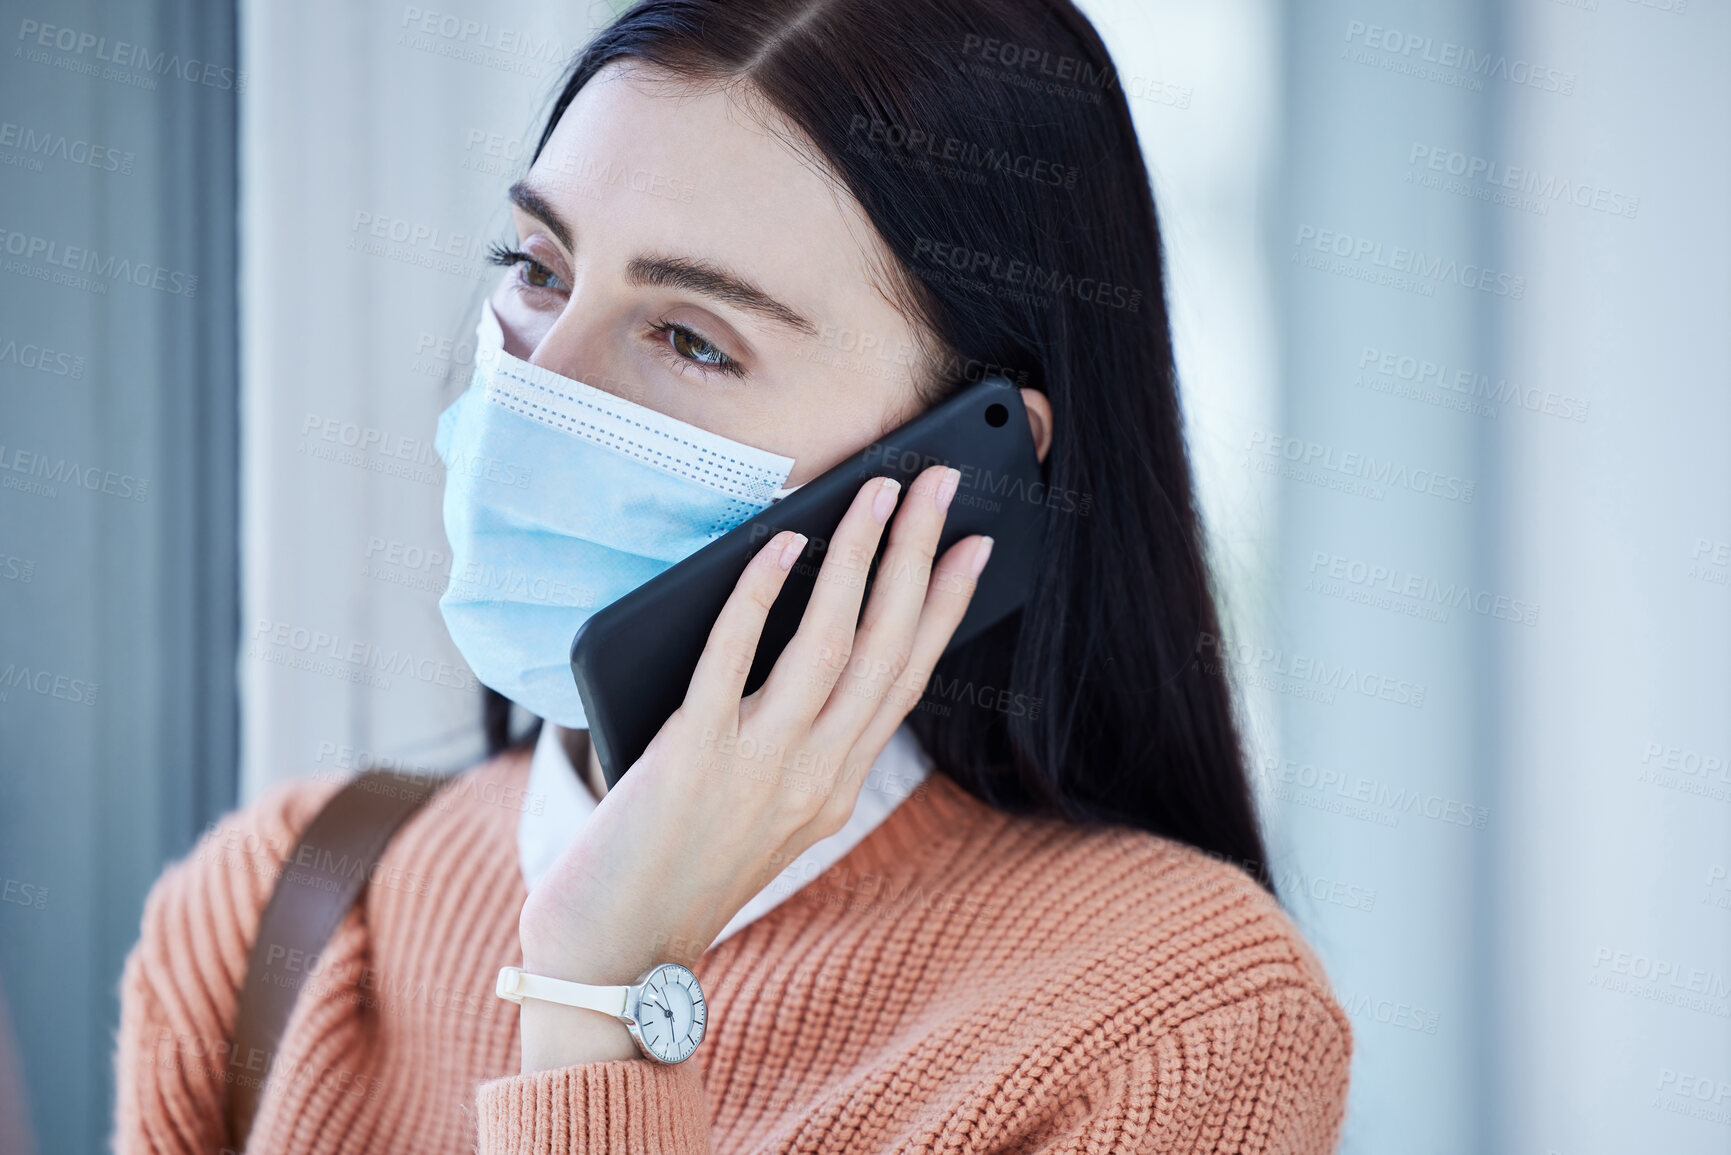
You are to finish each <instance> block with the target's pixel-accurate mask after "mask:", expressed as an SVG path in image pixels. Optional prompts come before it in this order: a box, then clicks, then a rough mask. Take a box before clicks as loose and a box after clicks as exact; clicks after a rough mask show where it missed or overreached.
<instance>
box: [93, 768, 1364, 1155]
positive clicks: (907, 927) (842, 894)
mask: <svg viewBox="0 0 1731 1155" xmlns="http://www.w3.org/2000/svg"><path fill="white" fill-rule="evenodd" d="M527 771H528V756H527V754H526V753H520V752H519V753H511V754H506V755H502V756H500V757H498V758H496V759H493V760H492V761H490V762H487V763H485V764H483V765H481V766H479V767H477V768H475V769H474V770H471V771H469V772H467V773H466V774H464V775H462V776H461V777H460V778H459V779H458V780H457V781H455V782H453V783H451V784H448V785H447V786H446V787H445V789H444V790H443V791H442V792H441V793H440V794H439V795H436V796H435V799H434V801H433V802H432V803H431V804H429V805H428V806H427V807H426V808H425V809H423V810H422V811H421V812H420V813H418V814H417V815H416V816H415V817H414V818H412V819H411V820H410V821H409V822H408V823H407V824H406V825H405V826H404V827H403V828H402V830H401V831H399V832H398V834H397V836H396V838H395V839H394V840H393V841H392V843H391V845H390V847H389V849H388V851H387V852H386V855H385V857H384V859H383V861H382V862H381V864H380V866H379V868H378V869H377V870H376V871H375V873H374V876H373V881H372V884H371V885H370V886H369V887H368V889H367V893H366V896H365V899H364V900H363V902H362V903H360V904H357V908H356V909H355V910H354V911H352V912H351V913H350V915H349V917H348V919H347V921H346V922H344V923H343V925H342V926H341V927H340V928H339V929H338V931H337V933H336V934H335V936H334V937H333V938H332V940H331V943H330V946H329V947H328V948H327V949H326V951H325V952H324V953H323V954H322V955H321V956H320V957H319V958H318V959H316V960H303V962H302V963H301V964H300V967H301V970H302V972H303V973H304V975H305V980H304V983H303V985H302V989H301V994H300V999H299V1002H298V1003H297V1005H296V1007H295V1011H294V1015H293V1017H292V1018H291V1019H290V1022H289V1025H288V1030H287V1033H286V1036H285V1038H284V1040H283V1044H282V1047H281V1049H280V1050H279V1052H278V1054H277V1056H276V1059H275V1064H274V1067H273V1068H272V1072H271V1077H270V1081H269V1084H268V1087H267V1090H266V1093H265V1096H264V1099H263V1102H262V1103H261V1105H260V1109H259V1115H258V1118H257V1121H256V1123H255V1124H254V1130H253V1133H252V1138H251V1141H250V1143H249V1144H248V1146H247V1150H248V1151H249V1152H253V1153H255V1155H256V1153H259V1152H342V1153H344V1155H350V1153H354V1155H358V1153H362V1152H387V1151H389V1152H406V1151H413V1152H417V1153H420V1155H436V1153H450V1155H466V1153H468V1152H472V1151H476V1150H479V1151H480V1152H484V1153H487V1155H494V1153H504V1152H543V1153H544V1152H560V1153H566V1152H591V1151H593V1152H603V1151H605V1152H651V1151H653V1152H700V1151H715V1152H731V1151H794V1150H798V1151H812V1152H853V1151H861V1152H865V1151H870V1152H878V1151H892V1150H893V1151H907V1152H913V1151H919V1152H936V1151H947V1152H956V1153H963V1152H1028V1153H1033V1152H1054V1153H1055V1152H1078V1153H1079V1152H1099V1153H1105V1152H1143V1151H1149V1152H1152V1151H1162V1152H1167V1151H1182V1152H1200V1151H1234V1152H1277V1151H1278V1152H1294V1153H1311V1152H1315V1153H1321V1152H1328V1151H1332V1150H1333V1149H1334V1146H1335V1142H1336V1139H1337V1136H1338V1133H1339V1129H1340V1123H1341V1116H1342V1113H1343V1111H1344V1107H1345V1099H1346V1088H1347V1061H1348V1057H1349V1054H1350V1052H1351V1047H1352V1035H1351V1030H1350V1028H1349V1027H1348V1025H1347V1020H1346V1017H1345V1016H1344V1015H1343V1014H1342V1012H1341V1010H1340V1008H1339V1006H1338V1005H1337V1004H1336V1003H1335V1001H1334V999H1333V998H1332V996H1331V995H1330V993H1329V987H1328V982H1327V979H1326V977H1325V976H1324V974H1323V971H1322V968H1321V966H1320V965H1319V964H1318V962H1317V960H1316V958H1315V956H1314V955H1313V954H1312V953H1311V951H1310V950H1309V949H1308V947H1307V946H1306V945H1305V944H1304V942H1303V941H1302V940H1301V939H1300V937H1299V935H1298V933H1297V932H1296V930H1294V928H1293V926H1292V924H1291V923H1290V922H1289V921H1288V920H1287V918H1286V916H1285V915H1284V914H1283V913H1282V912H1281V910H1280V909H1279V907H1278V906H1276V904H1275V903H1274V902H1273V901H1272V900H1271V899H1270V898H1269V897H1268V895H1267V894H1266V893H1265V892H1264V891H1262V890H1261V889H1259V888H1258V887H1257V886H1256V885H1255V884H1254V883H1253V882H1251V881H1250V880H1249V879H1248V878H1247V877H1246V876H1245V875H1244V874H1243V873H1242V872H1241V871H1239V870H1237V869H1236V868H1234V867H1230V866H1226V865H1222V864H1221V863H1219V862H1216V861H1214V860H1211V859H1210V858H1208V857H1207V856H1205V855H1203V854H1201V853H1199V852H1197V851H1195V850H1192V849H1189V848H1187V847H1184V846H1181V845H1179V844H1176V843H1173V842H1170V841H1166V840H1163V839H1160V838H1156V837H1153V836H1151V835H1148V834H1146V833H1142V832H1137V831H1131V830H1126V829H1113V830H1106V831H1093V832H1089V831H1084V830H1082V829H1079V828H1077V827H1074V826H1071V825H1068V824H1065V823H1061V822H1057V821H1052V820H1035V819H1026V818H1015V817H1010V816H1008V815H1005V814H1002V813H1000V812H998V811H996V810H993V809H992V808H990V807H988V806H986V805H984V804H983V803H981V802H979V801H978V800H976V799H974V798H973V797H972V796H971V795H969V794H967V793H966V792H965V791H964V790H962V789H961V788H960V787H959V786H957V785H956V784H955V783H954V782H953V781H952V780H950V779H949V778H947V777H945V776H944V775H943V774H941V773H934V774H933V775H932V777H931V778H930V779H929V780H928V781H927V783H926V784H925V785H923V786H922V787H921V788H920V789H919V790H918V791H916V792H915V793H914V794H913V795H912V796H910V797H909V798H908V799H907V800H906V801H904V802H903V803H902V804H901V805H900V806H898V807H897V808H896V809H895V810H894V811H893V812H892V813H891V814H890V815H889V817H888V818H887V819H886V820H885V821H884V822H883V824H882V825H881V826H879V827H878V828H877V829H875V830H874V831H872V833H871V834H870V835H869V836H868V837H867V838H866V839H865V841H863V842H861V843H860V844H859V845H858V846H856V847H855V848H854V849H853V850H851V851H850V852H848V854H847V855H846V856H845V857H844V858H843V859H842V860H841V861H840V862H838V863H837V864H836V865H835V866H834V867H833V868H831V869H830V870H829V871H828V872H827V873H825V874H824V875H822V876H820V877H818V878H816V879H814V880H812V881H811V882H809V883H807V884H806V885H805V886H804V887H802V888H801V889H800V890H799V891H798V892H797V893H795V894H794V895H793V896H792V897H791V898H789V899H788V900H787V901H786V902H784V903H782V904H781V905H780V906H779V907H777V908H776V909H775V910H773V911H771V912H770V913H768V914H767V915H765V916H764V917H763V918H761V919H759V920H758V921H756V922H754V923H752V924H751V925H749V926H747V927H746V928H745V929H744V930H742V931H740V932H739V933H738V934H736V935H734V936H733V937H732V938H730V939H728V940H726V941H724V942H723V943H721V944H720V945H719V946H716V947H713V948H712V949H711V950H709V952H708V953H706V954H705V955H704V956H703V958H702V959H701V960H700V961H699V962H698V964H697V965H696V967H695V968H694V969H695V970H696V972H697V975H698V978H699V979H700V980H701V981H702V983H703V989H704V993H705V995H706V997H707V999H708V1003H709V1015H710V1017H709V1029H708V1035H707V1037H706V1038H705V1039H704V1042H703V1045H702V1046H701V1047H699V1048H698V1050H697V1054H696V1055H695V1056H694V1057H693V1058H691V1059H690V1060H688V1061H687V1062H685V1063H682V1064H680V1065H678V1066H673V1067H664V1066H660V1065H658V1064H655V1063H651V1062H649V1061H648V1060H645V1059H627V1060H620V1061H615V1062H603V1063H589V1064H583V1065H579V1066H573V1067H566V1068H561V1069H558V1070H552V1071H541V1072H538V1073H536V1074H532V1075H520V1074H518V1073H517V1072H518V1063H519V1040H518V1031H517V1016H518V1009H517V1007H516V1006H515V1005H514V1004H512V1003H509V1002H506V1001H505V1000H503V999H500V998H498V997H496V996H495V995H494V994H493V985H494V980H495V978H496V976H497V974H498V970H499V967H501V966H503V965H505V964H510V963H518V962H520V961H521V954H520V952H519V949H518V944H517V915H518V911H519V909H520V907H521V906H522V903H523V899H524V890H523V881H522V877H521V875H520V873H519V871H518V864H517V854H516V838H515V834H516V828H517V822H518V819H519V817H520V810H521V808H522V806H523V805H525V804H526V803H532V800H526V799H525V798H524V795H523V788H524V784H525V781H526V778H527ZM335 789H336V786H335V784H334V783H330V782H311V783H307V782H302V783H295V784H291V785H287V786H283V787H280V788H278V789H276V790H275V791H273V792H272V793H271V794H270V795H268V796H267V797H265V798H263V799H261V800H260V801H259V802H257V803H256V804H254V805H252V806H250V807H248V808H246V809H244V810H242V811H239V812H237V813H235V814H232V815H230V816H228V817H227V818H225V819H224V820H223V821H221V822H220V823H218V824H217V825H216V826H215V827H213V828H212V830H211V831H209V832H207V833H206V835H205V836H204V838H203V839H201V841H200V842H199V844H198V846H197V848H196V849H195V850H194V851H193V852H192V853H191V854H190V855H188V856H187V858H185V859H183V860H182V861H180V862H178V863H176V864H174V865H172V866H171V867H169V868H168V870H166V871H165V872H164V874H163V876H162V877H161V879H159V880H158V881H157V883H156V885H155V887H154V888H153V889H152V891H151V893H150V897H149V900H148V901H147V903H146V906H145V911H144V920H143V933H142V937H141V939H140V941H139V943H138V944H137V946H136V947H135V948H134V949H133V951H132V953H131V955H130V956H129V957H128V959H127V964H126V971H125V977H124V979H123V982H122V995H121V999H122V1001H121V1025H120V1036H119V1043H118V1051H117V1058H116V1062H117V1066H118V1078H119V1104H118V1113H117V1118H116V1134H115V1144H114V1145H115V1150H116V1151H117V1152H120V1153H121V1155H130V1153H132V1152H146V1151H148V1152H189V1153H190V1152H197V1153H199V1155H214V1153H217V1152H220V1151H222V1150H223V1149H224V1146H225V1136H224V1133H223V1123H222V1119H223V1110H222V1103H223V1096H224V1087H225V1085H226V1080H229V1079H236V1078H248V1077H256V1074H257V1071H256V1069H253V1070H249V1069H248V1063H247V1062H246V1061H245V1059H244V1058H243V1057H241V1056H236V1055H233V1054H231V1052H230V1048H229V1046H228V1043H227V1041H226V1040H227V1039H228V1037H229V1035H230V1031H231V1028H232V1026H233V1021H234V1013H235V1003H236V992H237V991H238V990H239V988H240V985H241V979H242V975H243V972H244V968H245V964H246V957H247V951H248V947H249V944H250V941H251V937H252V935H253V933H254V931H255V929H256V927H257V924H258V919H259V914H260V912H261V911H262V910H263V908H264V904H265V901H266V899H267V898H268V897H269V895H270V891H271V886H272V883H273V882H274V877H275V874H276V873H277V871H278V869H279V868H280V864H281V862H282V860H283V859H284V858H285V857H287V855H288V852H289V850H290V849H291V848H292V847H293V845H294V844H295V841H296V839H297V836H298V834H299V832H300V830H301V829H302V828H303V827H304V826H305V825H306V823H307V822H309V821H310V820H311V818H312V816H313V814H314V813H316V811H317V810H318V808H319V807H320V806H321V805H322V804H323V803H324V801H325V800H326V799H327V798H328V797H329V796H330V795H331V793H332V792H333V791H334V790H335ZM289 965H290V966H291V967H293V966H294V965H296V964H295V962H294V960H292V959H291V960H289Z"/></svg>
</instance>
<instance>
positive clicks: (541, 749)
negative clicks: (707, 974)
mask: <svg viewBox="0 0 1731 1155" xmlns="http://www.w3.org/2000/svg"><path fill="white" fill-rule="evenodd" d="M931 770H932V763H931V758H930V757H929V756H928V755H927V754H926V752H925V750H924V749H923V748H922V747H921V746H920V743H919V739H917V738H915V737H914V734H913V731H912V730H910V729H908V727H907V726H906V725H903V726H900V727H898V728H897V730H896V732H895V733H894V734H893V735H891V736H890V740H889V743H888V744H887V745H885V746H884V749H883V753H881V754H879V755H878V758H877V761H876V762H873V763H872V768H871V772H870V773H868V774H867V775H866V780H865V783H864V784H863V785H862V786H861V787H860V793H859V801H858V802H856V803H855V804H854V809H853V814H852V815H850V816H849V817H848V820H847V824H846V825H845V826H843V827H842V828H841V829H840V830H838V831H836V832H835V833H834V834H832V835H830V836H829V837H827V838H820V839H819V840H818V841H816V842H814V843H813V844H812V845H811V846H809V847H807V848H806V850H805V852H804V853H803V854H801V855H800V856H799V857H797V858H795V859H794V860H793V861H792V862H790V863H788V865H787V868H786V869H785V870H783V871H782V872H781V873H780V874H778V875H777V876H776V877H775V878H773V879H771V880H770V882H769V885H768V886H765V887H764V888H763V889H762V890H760V891H758V892H757V894H755V895H754V896H752V898H751V901H749V902H747V903H746V904H745V905H744V906H743V907H741V908H740V910H739V913H738V914H736V915H734V916H733V919H732V921H730V922H729V923H728V924H727V925H726V926H725V927H723V928H722V929H721V933H720V934H719V935H717V936H716V937H715V942H714V943H711V944H710V946H711V947H713V946H715V944H716V943H719V942H721V941H723V940H724V939H726V938H728V937H729V936H730V935H732V934H734V933H735V932H736V931H738V930H740V929H742V928H744V927H746V926H748V925H750V924H751V923H752V922H755V921H756V920H757V919H759V918H762V917H763V916H764V915H765V914H768V913H769V912H770V911H772V910H774V909H775V908H776V907H777V906H780V905H781V904H782V902H784V901H786V899H787V898H788V896H789V895H791V894H793V893H794V892H795V891H797V890H798V889H799V888H800V887H802V886H804V885H805V884H806V883H808V882H810V881H811V880H812V879H814V878H816V877H817V876H818V875H820V874H822V873H823V872H824V871H826V870H828V869H829V868H830V867H831V866H833V865H835V863H836V862H837V861H838V860H839V859H840V858H841V857H842V855H844V854H846V853H847V852H848V851H850V850H852V849H853V848H854V847H855V846H857V845H858V844H859V843H860V842H861V841H863V840H864V839H865V836H866V835H868V834H870V833H871V832H872V831H873V830H874V829H876V828H877V825H878V824H879V823H880V822H882V821H883V820H884V819H885V818H887V817H889V814H890V811H892V810H894V809H895V808H896V806H897V805H898V804H899V803H900V802H901V801H902V800H903V799H904V798H906V797H908V795H910V794H911V793H913V791H914V789H915V788H916V787H918V786H919V785H920V783H922V782H924V781H925V779H926V776H927V775H928V774H930V773H931ZM528 797H529V798H530V799H540V800H542V801H543V803H544V804H543V805H541V806H539V807H536V806H530V807H529V808H527V809H525V810H524V811H523V817H522V820H521V821H520V822H519V823H518V825H517V861H518V864H519V865H520V866H521V867H522V871H523V883H524V885H525V886H527V887H528V888H529V889H531V890H533V889H534V887H535V883H536V882H538V881H540V879H541V876H542V875H543V874H545V873H546V872H547V869H548V868H549V867H551V866H552V865H553V862H554V860H555V859H557V858H558V857H559V855H560V854H561V853H563V851H564V850H565V847H566V846H567V845H569V844H570V841H571V839H573V838H575V837H576V836H577V832H578V831H579V830H580V829H582V827H583V823H584V822H585V821H587V820H588V818H589V816H590V815H591V814H593V813H594V812H595V807H596V806H597V805H599V803H598V802H597V801H596V800H595V795H594V794H592V793H590V790H589V786H588V784H587V783H586V782H585V781H584V780H583V779H582V778H580V777H579V776H578V773H577V770H576V769H575V768H574V767H573V766H572V765H571V759H570V757H569V756H568V755H566V753H565V746H564V744H563V743H561V742H560V741H559V739H558V737H557V736H556V735H555V733H554V729H553V727H552V726H550V725H547V724H546V723H543V724H542V726H541V738H540V740H539V741H537V742H536V743H535V752H534V754H533V755H531V756H530V759H529V785H528Z"/></svg>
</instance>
